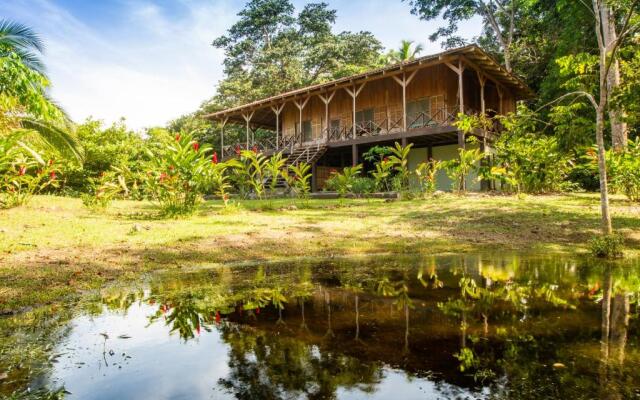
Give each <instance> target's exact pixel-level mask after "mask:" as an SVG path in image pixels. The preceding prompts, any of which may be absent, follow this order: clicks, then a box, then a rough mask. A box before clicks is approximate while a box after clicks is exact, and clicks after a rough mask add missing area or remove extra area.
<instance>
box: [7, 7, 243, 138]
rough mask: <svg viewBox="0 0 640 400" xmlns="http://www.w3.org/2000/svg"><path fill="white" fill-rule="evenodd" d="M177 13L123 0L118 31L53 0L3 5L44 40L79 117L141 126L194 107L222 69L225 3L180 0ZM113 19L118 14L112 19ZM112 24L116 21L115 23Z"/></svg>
mask: <svg viewBox="0 0 640 400" xmlns="http://www.w3.org/2000/svg"><path fill="white" fill-rule="evenodd" d="M181 6H182V7H184V11H183V13H182V14H181V15H182V16H181V17H180V18H174V17H172V16H167V15H164V14H163V13H162V10H161V9H159V8H158V7H157V6H155V5H153V4H152V3H141V2H131V3H124V8H125V10H124V11H123V17H124V18H125V20H124V21H123V23H121V24H120V25H116V27H117V26H122V28H125V27H128V28H126V30H125V31H124V32H121V33H119V34H115V33H109V32H101V31H99V30H97V29H96V28H94V27H92V26H90V25H88V24H87V23H84V22H83V21H80V20H78V19H77V18H76V17H74V16H73V15H72V14H71V13H70V12H68V11H66V10H65V9H63V8H61V7H59V6H57V5H56V4H54V3H53V2H51V1H49V0H25V1H21V2H16V3H12V4H11V5H8V4H4V5H0V11H2V13H3V14H5V15H7V14H8V15H9V18H11V19H15V20H17V21H20V22H23V23H26V24H28V25H30V26H32V27H33V28H34V29H35V30H36V31H38V32H39V33H40V34H41V35H42V36H43V38H44V39H45V41H46V44H47V53H46V55H45V62H46V64H47V66H48V72H49V75H50V77H51V80H52V82H53V88H52V95H53V97H54V98H56V99H57V100H58V101H59V102H60V103H61V104H62V105H63V107H65V109H66V110H67V111H68V112H69V113H70V114H71V116H72V117H73V118H74V119H75V120H80V121H81V120H83V119H84V118H86V117H88V116H94V117H96V118H100V119H104V120H105V121H107V122H112V121H116V120H118V119H119V118H120V117H125V118H126V119H127V122H128V124H129V125H130V126H131V127H133V128H135V129H140V128H143V127H146V126H153V125H161V124H164V123H166V122H167V121H168V120H171V119H173V118H175V117H177V116H179V115H182V114H184V113H187V112H191V111H193V110H195V109H196V108H197V107H198V106H199V104H200V103H201V102H202V101H204V100H206V99H207V98H208V97H210V96H211V95H212V94H213V92H214V89H215V88H214V85H215V83H216V82H217V81H218V80H219V79H220V77H221V76H222V66H221V61H222V54H221V53H220V51H217V50H216V49H214V48H213V47H211V45H210V43H211V41H212V40H213V38H215V37H216V36H218V35H220V34H222V33H223V32H224V30H225V28H226V26H225V25H223V24H221V23H220V21H229V17H230V16H233V15H235V12H230V11H229V8H228V7H227V6H226V4H225V3H219V4H210V3H208V4H205V3H192V2H182V3H181ZM114 23H115V22H114ZM114 31H115V29H114Z"/></svg>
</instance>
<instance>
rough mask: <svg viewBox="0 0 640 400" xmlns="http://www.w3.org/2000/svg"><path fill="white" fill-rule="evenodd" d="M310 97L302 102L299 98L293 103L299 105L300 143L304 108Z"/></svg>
mask: <svg viewBox="0 0 640 400" xmlns="http://www.w3.org/2000/svg"><path fill="white" fill-rule="evenodd" d="M310 98H311V97H307V98H306V99H304V101H303V102H302V103H301V102H300V101H298V100H297V99H296V100H294V101H293V104H295V105H296V107H298V134H300V143H302V110H303V109H304V107H305V106H306V105H307V103H308V102H309V99H310Z"/></svg>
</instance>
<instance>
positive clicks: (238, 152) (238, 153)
mask: <svg viewBox="0 0 640 400" xmlns="http://www.w3.org/2000/svg"><path fill="white" fill-rule="evenodd" d="M236 155H237V156H239V155H240V145H239V144H237V145H236Z"/></svg>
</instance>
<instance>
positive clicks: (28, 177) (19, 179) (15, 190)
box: [0, 133, 59, 208]
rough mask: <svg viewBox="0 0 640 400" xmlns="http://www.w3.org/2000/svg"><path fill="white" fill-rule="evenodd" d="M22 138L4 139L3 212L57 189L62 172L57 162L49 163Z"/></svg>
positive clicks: (0, 165)
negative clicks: (58, 177) (47, 191)
mask: <svg viewBox="0 0 640 400" xmlns="http://www.w3.org/2000/svg"><path fill="white" fill-rule="evenodd" d="M18 137H19V135H18V134H16V133H14V134H12V135H8V136H2V135H0V208H11V207H17V206H21V205H24V204H26V203H27V202H28V201H29V200H30V199H31V197H32V196H33V195H34V194H35V193H37V192H39V191H41V190H43V189H44V188H46V187H47V186H55V185H57V176H58V174H59V170H58V169H57V167H56V166H55V165H54V162H53V160H50V161H48V162H45V161H44V160H43V159H42V157H41V156H40V154H38V153H37V152H36V151H35V150H33V149H32V148H30V147H29V146H27V145H25V144H24V143H22V142H20V141H19V140H18Z"/></svg>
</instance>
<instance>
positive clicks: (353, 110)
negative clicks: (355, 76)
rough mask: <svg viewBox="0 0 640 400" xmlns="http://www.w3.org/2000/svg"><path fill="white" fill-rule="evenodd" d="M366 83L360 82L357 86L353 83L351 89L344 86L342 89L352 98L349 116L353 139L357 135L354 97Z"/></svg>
mask: <svg viewBox="0 0 640 400" xmlns="http://www.w3.org/2000/svg"><path fill="white" fill-rule="evenodd" d="M366 83H367V82H362V84H361V85H360V87H358V88H356V85H355V83H354V84H353V88H352V89H349V88H347V87H345V88H344V90H345V91H346V92H347V93H349V96H351V99H352V101H351V104H352V112H353V113H352V115H351V118H352V123H353V126H352V128H353V132H352V133H353V139H355V138H356V136H357V132H356V97H358V95H359V94H360V92H361V91H362V88H364V85H365V84H366Z"/></svg>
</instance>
